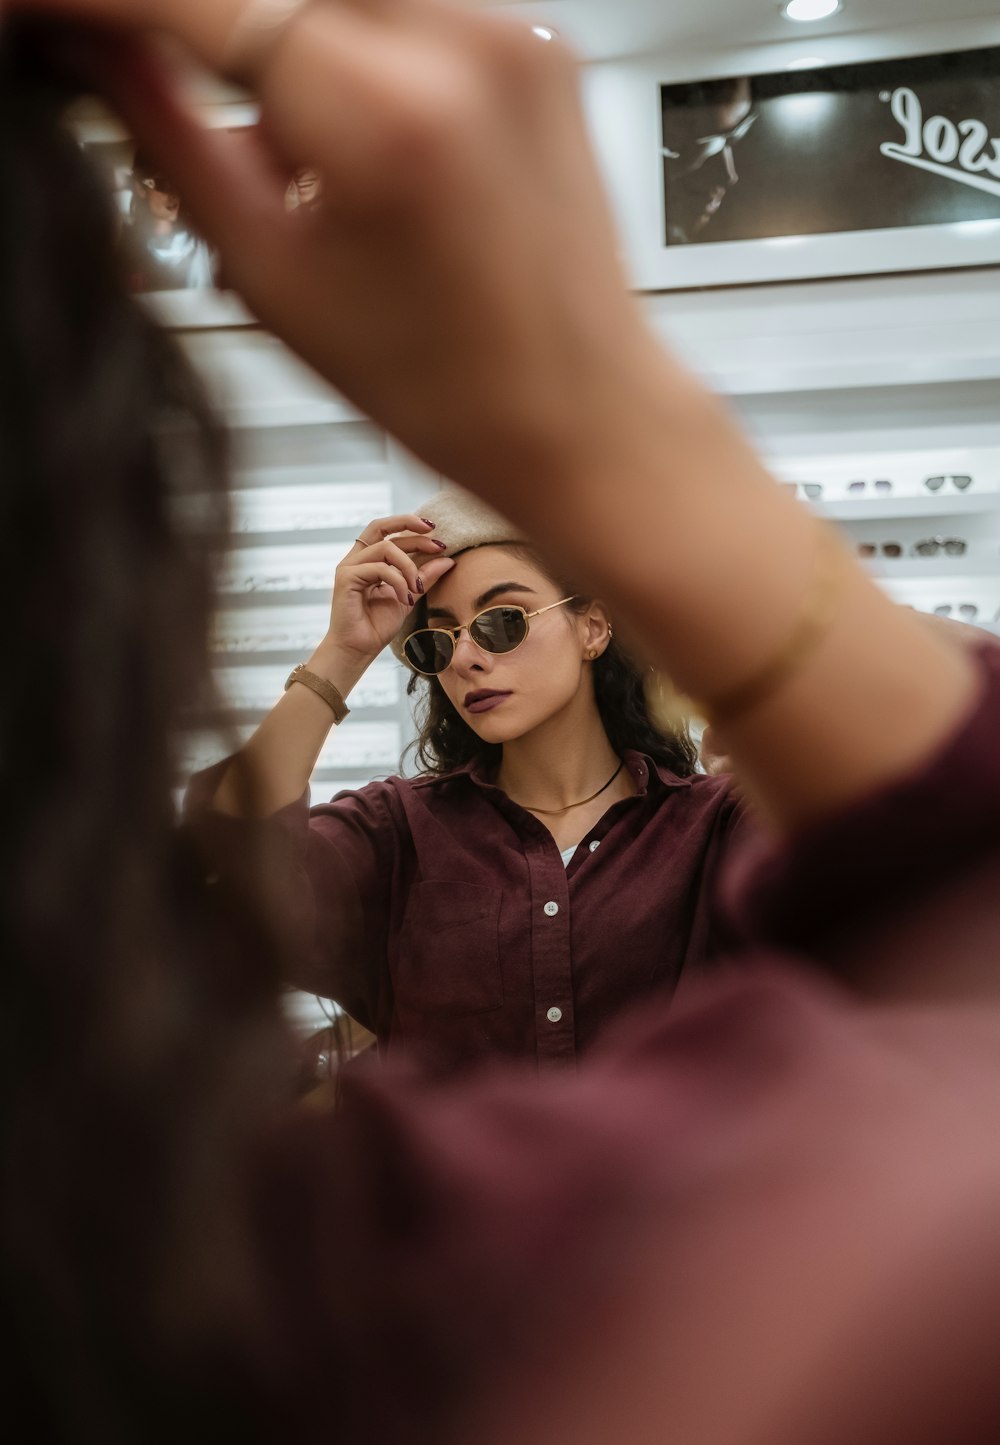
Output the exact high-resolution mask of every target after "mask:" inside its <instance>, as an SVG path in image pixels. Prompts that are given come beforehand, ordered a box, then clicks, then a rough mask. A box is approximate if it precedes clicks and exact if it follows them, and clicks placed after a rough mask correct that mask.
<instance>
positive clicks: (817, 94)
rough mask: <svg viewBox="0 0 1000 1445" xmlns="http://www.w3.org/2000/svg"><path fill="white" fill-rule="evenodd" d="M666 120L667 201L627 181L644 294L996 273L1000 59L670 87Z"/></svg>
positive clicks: (659, 107)
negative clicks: (964, 269)
mask: <svg viewBox="0 0 1000 1445" xmlns="http://www.w3.org/2000/svg"><path fill="white" fill-rule="evenodd" d="M642 79H643V84H644V86H646V85H647V84H648V82H647V80H646V77H645V76H643V77H642ZM650 89H651V88H650ZM646 99H647V101H649V100H654V97H653V96H652V95H650V90H649V89H647V90H646ZM655 107H656V114H655V142H654V147H653V148H655V160H654V161H653V163H652V164H650V165H648V166H645V167H644V169H643V173H642V174H643V181H642V184H643V185H644V186H646V187H649V193H651V195H652V196H653V197H655V204H651V203H650V196H649V193H647V195H646V196H644V197H642V198H639V197H638V196H637V195H636V194H635V185H636V182H637V179H638V173H634V175H633V177H632V179H631V181H629V180H628V178H627V180H626V185H628V184H631V185H632V187H633V193H632V194H630V195H627V196H626V204H627V206H628V211H629V216H630V221H631V222H632V225H631V226H630V229H633V228H634V225H635V224H636V223H638V225H641V227H642V232H641V235H640V236H638V238H636V237H635V236H630V239H632V240H633V241H635V240H636V239H637V240H638V245H634V246H633V250H634V252H635V253H636V254H637V257H638V269H639V272H640V274H639V277H638V280H639V285H640V288H641V289H671V288H673V287H685V286H706V285H711V286H715V285H728V284H740V283H746V282H754V281H787V280H793V279H799V278H805V277H820V276H836V275H860V274H865V273H878V272H891V271H906V270H921V269H927V268H935V267H956V266H965V265H986V264H996V263H998V262H1000V47H990V48H982V49H975V50H963V51H956V52H951V53H945V54H936V55H920V56H911V57H909V58H903V59H878V60H865V61H861V62H857V63H839V64H836V65H830V66H826V67H822V68H815V69H804V70H795V71H789V70H788V69H784V70H781V71H776V72H773V73H769V74H744V75H740V74H734V75H728V76H723V77H718V78H713V77H709V78H706V79H704V80H686V81H684V82H682V83H675V82H670V83H662V82H661V83H658V84H656V85H655ZM638 118H639V117H638V112H637V111H636V110H634V109H633V120H638ZM650 119H651V117H650ZM641 124H642V125H643V127H644V129H643V134H644V135H646V136H648V137H649V139H650V140H652V135H651V129H652V127H651V126H650V125H648V124H647V122H646V117H645V115H644V116H643V119H642V122H641ZM633 139H636V137H635V136H634V137H633ZM620 144H621V142H620V140H619V146H620ZM620 189H621V188H620V187H619V190H620Z"/></svg>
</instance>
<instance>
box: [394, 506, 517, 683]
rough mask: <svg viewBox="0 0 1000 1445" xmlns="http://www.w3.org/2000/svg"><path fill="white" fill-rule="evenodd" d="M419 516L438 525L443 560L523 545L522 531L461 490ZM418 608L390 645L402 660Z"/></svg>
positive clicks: (420, 509)
mask: <svg viewBox="0 0 1000 1445" xmlns="http://www.w3.org/2000/svg"><path fill="white" fill-rule="evenodd" d="M413 510H414V511H415V512H416V514H417V516H419V517H426V518H427V520H428V521H429V522H433V523H434V524H435V530H434V535H435V537H438V538H440V540H441V541H442V542H444V543H445V544H446V545H445V549H444V551H443V552H442V554H441V555H442V556H443V557H457V556H458V554H459V552H467V551H468V550H469V548H470V547H485V546H486V545H487V544H488V543H490V542H523V541H525V540H526V538H525V536H524V534H523V532H521V531H520V529H519V528H517V527H515V526H514V524H513V522H508V521H507V519H506V517H501V515H500V513H499V512H495V511H494V510H493V508H492V507H488V506H487V505H486V503H485V502H481V501H480V500H479V498H478V497H474V496H472V495H471V493H469V492H465V491H462V489H461V488H460V487H446V488H445V489H444V490H443V491H441V492H438V493H436V495H435V496H433V497H431V498H429V500H428V501H426V502H421V504H420V506H419V507H415V508H414V509H413ZM415 613H416V608H414V610H413V612H411V613H410V614H409V615H408V616H407V617H406V618H404V620H403V625H402V626H401V627H400V629H399V631H398V632H397V633H396V636H395V637H394V638H393V639H392V641H391V642H390V644H389V646H390V647H391V648H392V650H393V652H394V653H395V654H396V656H397V657H398V658H399V660H400V662H403V661H405V659H404V657H403V642H404V641H405V639H406V638H407V637H408V636H409V635H410V633H411V632H412V631H413V629H414V627H416V620H415Z"/></svg>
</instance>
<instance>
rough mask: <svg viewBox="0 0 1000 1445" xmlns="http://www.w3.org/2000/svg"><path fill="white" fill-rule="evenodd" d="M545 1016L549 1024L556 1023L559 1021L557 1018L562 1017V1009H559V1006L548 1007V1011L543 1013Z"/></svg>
mask: <svg viewBox="0 0 1000 1445" xmlns="http://www.w3.org/2000/svg"><path fill="white" fill-rule="evenodd" d="M545 1017H546V1018H547V1019H548V1021H549V1023H550V1024H557V1023H558V1022H559V1020H560V1019H561V1018H562V1009H561V1008H550V1009H549V1011H548V1013H547V1014H546V1015H545Z"/></svg>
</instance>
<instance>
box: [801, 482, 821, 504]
mask: <svg viewBox="0 0 1000 1445" xmlns="http://www.w3.org/2000/svg"><path fill="white" fill-rule="evenodd" d="M802 486H803V488H804V489H805V494H806V496H807V497H808V498H809V499H810V501H815V500H816V498H817V497H821V496H822V495H823V484H822V482H803V483H802Z"/></svg>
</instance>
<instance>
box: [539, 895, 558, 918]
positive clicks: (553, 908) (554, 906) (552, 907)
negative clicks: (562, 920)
mask: <svg viewBox="0 0 1000 1445" xmlns="http://www.w3.org/2000/svg"><path fill="white" fill-rule="evenodd" d="M542 912H543V913H547V914H548V916H549V917H550V918H555V916H556V914H557V913H558V912H559V904H558V903H553V902H552V901H551V899H550V900H549V902H548V903H546V905H545V907H544V908H543V909H542Z"/></svg>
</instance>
